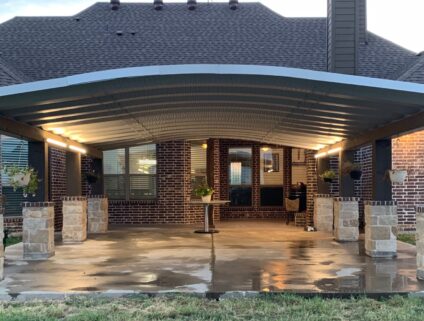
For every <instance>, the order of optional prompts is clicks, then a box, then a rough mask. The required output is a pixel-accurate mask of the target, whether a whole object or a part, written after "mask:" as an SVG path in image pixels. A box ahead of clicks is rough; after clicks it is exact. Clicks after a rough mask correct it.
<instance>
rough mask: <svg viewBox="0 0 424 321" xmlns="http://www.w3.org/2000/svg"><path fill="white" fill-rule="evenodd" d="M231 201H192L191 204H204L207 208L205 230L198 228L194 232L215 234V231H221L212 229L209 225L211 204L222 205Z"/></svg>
mask: <svg viewBox="0 0 424 321" xmlns="http://www.w3.org/2000/svg"><path fill="white" fill-rule="evenodd" d="M228 203H230V201H221V200H213V201H210V202H203V201H200V200H199V201H191V202H190V204H195V205H203V207H204V209H205V221H204V227H203V230H196V231H194V233H201V234H213V233H219V231H218V230H215V229H211V228H210V227H209V208H210V206H221V205H225V204H228Z"/></svg>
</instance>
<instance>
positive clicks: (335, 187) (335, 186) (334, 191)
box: [329, 155, 340, 197]
mask: <svg viewBox="0 0 424 321" xmlns="http://www.w3.org/2000/svg"><path fill="white" fill-rule="evenodd" d="M329 159H330V170H332V171H334V172H335V173H336V178H335V179H333V181H332V182H331V183H330V186H329V193H330V195H331V196H334V197H339V196H340V187H339V186H340V184H339V155H333V156H330V157H329Z"/></svg>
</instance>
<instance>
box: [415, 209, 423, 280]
mask: <svg viewBox="0 0 424 321" xmlns="http://www.w3.org/2000/svg"><path fill="white" fill-rule="evenodd" d="M416 213H417V232H416V233H417V234H416V235H417V236H416V237H417V278H418V279H420V280H424V205H423V206H418V207H417V209H416Z"/></svg>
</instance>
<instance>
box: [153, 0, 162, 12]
mask: <svg viewBox="0 0 424 321" xmlns="http://www.w3.org/2000/svg"><path fill="white" fill-rule="evenodd" d="M153 6H154V7H155V10H162V8H163V0H154V1H153Z"/></svg>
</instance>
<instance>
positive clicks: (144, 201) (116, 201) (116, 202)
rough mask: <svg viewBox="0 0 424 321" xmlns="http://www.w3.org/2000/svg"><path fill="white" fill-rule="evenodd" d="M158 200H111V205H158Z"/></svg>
mask: <svg viewBox="0 0 424 321" xmlns="http://www.w3.org/2000/svg"><path fill="white" fill-rule="evenodd" d="M157 202H158V200H157V199H156V198H153V199H145V200H115V199H109V203H110V204H142V205H143V204H146V205H148V204H156V203H157Z"/></svg>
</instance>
